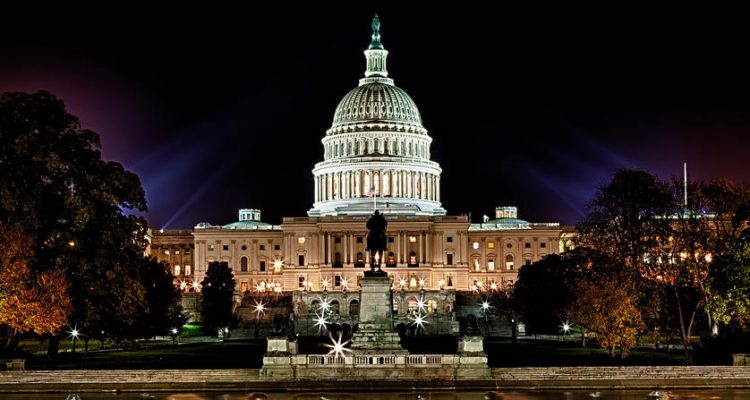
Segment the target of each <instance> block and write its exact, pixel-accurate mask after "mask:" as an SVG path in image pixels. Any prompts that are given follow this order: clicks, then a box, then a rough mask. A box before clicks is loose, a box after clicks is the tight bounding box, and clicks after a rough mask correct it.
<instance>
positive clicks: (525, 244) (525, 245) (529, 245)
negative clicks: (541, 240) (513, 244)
mask: <svg viewBox="0 0 750 400" xmlns="http://www.w3.org/2000/svg"><path fill="white" fill-rule="evenodd" d="M523 247H525V248H527V249H530V248H531V243H528V242H527V243H524V244H523Z"/></svg>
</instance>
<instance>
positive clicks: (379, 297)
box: [352, 276, 407, 354]
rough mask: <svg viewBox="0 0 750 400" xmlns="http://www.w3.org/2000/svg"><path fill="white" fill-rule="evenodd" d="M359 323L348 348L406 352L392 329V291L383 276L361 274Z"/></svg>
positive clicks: (364, 351)
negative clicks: (362, 276)
mask: <svg viewBox="0 0 750 400" xmlns="http://www.w3.org/2000/svg"><path fill="white" fill-rule="evenodd" d="M360 287H361V291H360V302H359V325H358V327H357V332H356V333H355V334H354V336H353V337H352V350H354V351H356V352H360V353H378V352H388V353H389V354H397V353H398V354H405V353H407V352H406V350H404V348H403V347H401V339H400V338H399V336H398V334H397V333H396V332H394V331H393V293H392V292H391V280H390V279H389V278H388V277H387V276H365V277H364V278H362V280H361V281H360Z"/></svg>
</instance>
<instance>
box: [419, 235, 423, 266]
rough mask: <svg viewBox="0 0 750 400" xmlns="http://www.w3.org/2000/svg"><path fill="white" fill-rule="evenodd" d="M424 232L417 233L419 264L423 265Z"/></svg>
mask: <svg viewBox="0 0 750 400" xmlns="http://www.w3.org/2000/svg"><path fill="white" fill-rule="evenodd" d="M424 236H425V234H424V232H419V258H418V259H419V260H420V261H419V263H420V264H424V263H425V254H424V253H425V251H424Z"/></svg>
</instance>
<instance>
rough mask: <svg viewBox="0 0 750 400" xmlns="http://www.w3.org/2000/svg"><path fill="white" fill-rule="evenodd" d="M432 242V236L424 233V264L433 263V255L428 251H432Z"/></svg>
mask: <svg viewBox="0 0 750 400" xmlns="http://www.w3.org/2000/svg"><path fill="white" fill-rule="evenodd" d="M431 240H432V235H430V232H425V254H426V255H425V262H428V263H431V264H432V262H433V259H434V257H433V254H432V253H430V250H431V249H432V246H430V241H431Z"/></svg>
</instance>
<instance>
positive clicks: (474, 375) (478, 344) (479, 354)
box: [456, 335, 491, 379]
mask: <svg viewBox="0 0 750 400" xmlns="http://www.w3.org/2000/svg"><path fill="white" fill-rule="evenodd" d="M457 361H458V362H457V363H456V378H458V379H480V378H489V377H490V375H491V374H490V369H489V367H488V366H487V354H486V353H485V352H484V338H483V337H482V336H468V335H467V336H464V337H462V338H461V340H459V341H458V360H457Z"/></svg>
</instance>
